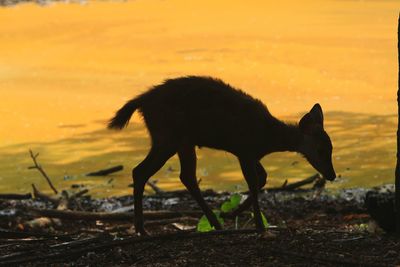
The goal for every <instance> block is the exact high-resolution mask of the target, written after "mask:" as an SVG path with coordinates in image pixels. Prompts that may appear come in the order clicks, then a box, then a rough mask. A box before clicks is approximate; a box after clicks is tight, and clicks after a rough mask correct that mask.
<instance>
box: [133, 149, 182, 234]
mask: <svg viewBox="0 0 400 267" xmlns="http://www.w3.org/2000/svg"><path fill="white" fill-rule="evenodd" d="M175 153H176V150H174V149H172V148H168V147H160V146H153V147H152V148H151V150H150V152H149V154H148V155H147V157H146V158H145V159H144V160H143V161H142V162H141V163H140V164H139V165H138V166H136V167H135V168H134V169H133V170H132V178H133V190H134V195H133V196H134V206H135V210H134V213H135V219H134V221H135V231H136V233H140V234H142V235H145V234H146V231H145V230H144V226H143V204H142V200H143V191H144V187H145V185H146V182H147V181H148V180H149V178H150V177H151V176H153V175H154V174H155V173H156V172H157V171H158V170H159V169H160V168H161V167H162V166H163V165H164V164H165V162H166V161H167V160H168V159H169V158H170V157H172V156H173V155H174V154H175Z"/></svg>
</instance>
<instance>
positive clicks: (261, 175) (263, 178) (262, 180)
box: [221, 161, 268, 218]
mask: <svg viewBox="0 0 400 267" xmlns="http://www.w3.org/2000/svg"><path fill="white" fill-rule="evenodd" d="M256 172H257V177H258V188H259V191H260V190H261V189H262V188H263V187H264V185H265V184H266V182H267V175H268V174H267V172H266V171H265V169H264V167H263V166H262V165H261V163H260V162H259V161H257V163H256ZM252 203H253V200H252V197H251V194H250V195H249V196H248V197H247V198H246V199H245V200H244V202H243V203H241V204H240V205H239V207H238V208H237V209H236V210H234V211H233V212H230V213H222V214H221V216H222V217H224V218H235V217H237V216H239V215H240V214H241V213H242V212H243V211H245V210H247V209H248V208H249V207H250V206H251V204H252Z"/></svg>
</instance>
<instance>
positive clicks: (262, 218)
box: [250, 212, 269, 228]
mask: <svg viewBox="0 0 400 267" xmlns="http://www.w3.org/2000/svg"><path fill="white" fill-rule="evenodd" d="M250 214H251V218H254V213H253V212H251V213H250ZM260 214H261V220H262V222H263V225H264V227H265V228H268V227H269V223H268V221H267V218H265V215H264V213H262V212H260Z"/></svg>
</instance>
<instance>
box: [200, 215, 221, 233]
mask: <svg viewBox="0 0 400 267" xmlns="http://www.w3.org/2000/svg"><path fill="white" fill-rule="evenodd" d="M214 214H215V216H216V217H217V220H218V221H219V223H220V224H221V225H224V219H222V218H221V216H220V212H219V211H214ZM212 230H215V228H214V226H211V224H210V222H209V221H208V219H207V217H206V216H205V215H203V216H202V217H201V218H200V220H199V222H198V223H197V231H198V232H209V231H212Z"/></svg>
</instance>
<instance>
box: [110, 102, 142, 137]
mask: <svg viewBox="0 0 400 267" xmlns="http://www.w3.org/2000/svg"><path fill="white" fill-rule="evenodd" d="M139 99H140V98H135V99H132V100H129V101H128V102H127V103H126V104H125V105H124V106H123V107H122V108H121V109H120V110H118V111H117V113H116V114H115V116H114V118H112V119H111V120H110V121H109V122H108V126H107V128H108V129H116V130H121V129H122V128H124V127H126V126H127V125H128V123H129V120H130V118H131V117H132V114H133V112H135V110H136V109H137V108H139V104H140V103H139V102H140V101H139Z"/></svg>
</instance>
